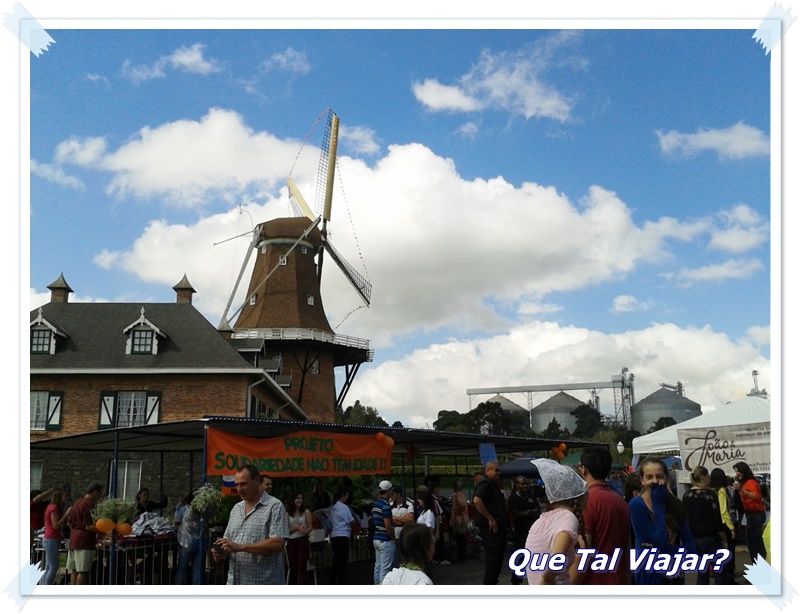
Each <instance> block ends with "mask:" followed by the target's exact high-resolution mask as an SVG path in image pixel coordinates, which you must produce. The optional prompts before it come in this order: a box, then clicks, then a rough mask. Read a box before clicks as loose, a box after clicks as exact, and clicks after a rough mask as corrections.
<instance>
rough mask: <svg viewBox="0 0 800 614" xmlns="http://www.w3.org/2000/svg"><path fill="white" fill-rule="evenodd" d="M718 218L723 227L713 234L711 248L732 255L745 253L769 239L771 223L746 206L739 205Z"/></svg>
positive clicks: (722, 213) (723, 212) (710, 242)
mask: <svg viewBox="0 0 800 614" xmlns="http://www.w3.org/2000/svg"><path fill="white" fill-rule="evenodd" d="M718 217H719V218H720V219H721V220H722V227H721V228H716V229H715V230H714V231H713V232H712V234H711V240H710V241H709V247H711V248H712V249H718V250H721V251H726V252H731V253H743V252H747V251H750V250H752V249H755V248H756V247H758V246H760V245H762V244H763V243H765V242H766V241H767V240H768V239H769V223H768V222H767V221H765V220H764V219H762V218H761V216H760V215H759V214H758V212H757V211H755V210H753V209H752V208H750V207H749V206H747V205H745V204H738V205H736V206H734V207H732V208H731V209H729V210H727V211H722V212H721V213H720V214H719V215H718Z"/></svg>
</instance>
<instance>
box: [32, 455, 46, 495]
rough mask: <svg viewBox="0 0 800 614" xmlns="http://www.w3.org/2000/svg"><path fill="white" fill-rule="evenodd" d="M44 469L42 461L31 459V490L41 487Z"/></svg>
mask: <svg viewBox="0 0 800 614" xmlns="http://www.w3.org/2000/svg"><path fill="white" fill-rule="evenodd" d="M43 471H44V461H40V460H32V461H31V490H41V489H42V472H43Z"/></svg>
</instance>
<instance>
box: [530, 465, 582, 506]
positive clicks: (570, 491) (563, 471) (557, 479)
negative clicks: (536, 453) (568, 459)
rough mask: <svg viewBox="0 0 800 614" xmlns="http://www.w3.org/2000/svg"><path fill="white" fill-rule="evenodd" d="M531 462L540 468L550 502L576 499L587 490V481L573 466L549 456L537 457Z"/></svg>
mask: <svg viewBox="0 0 800 614" xmlns="http://www.w3.org/2000/svg"><path fill="white" fill-rule="evenodd" d="M531 462H532V463H533V464H534V465H536V468H537V469H538V470H539V475H540V476H541V478H542V481H543V482H544V492H545V494H546V495H547V500H548V501H550V503H557V502H558V501H568V500H570V499H575V498H577V497H580V496H581V495H583V493H585V492H586V482H584V481H583V479H582V478H581V477H580V476H579V475H578V474H577V473H575V471H574V470H573V469H572V468H570V467H566V466H564V465H562V464H560V463H557V462H556V461H554V460H551V459H549V458H536V459H534V460H532V461H531Z"/></svg>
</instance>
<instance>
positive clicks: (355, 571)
mask: <svg viewBox="0 0 800 614" xmlns="http://www.w3.org/2000/svg"><path fill="white" fill-rule="evenodd" d="M509 553H510V552H509ZM749 560H750V559H749V556H748V554H747V549H746V548H745V547H744V546H742V545H739V546H737V547H736V571H737V575H736V582H737V584H747V581H746V580H745V579H744V578H743V577H742V575H741V574H742V571H743V569H744V564H745V562H749ZM372 569H373V561H359V562H352V563H350V565H349V566H348V573H347V578H348V583H349V584H372ZM328 577H329V570H327V569H326V570H320V574H319V583H320V584H327V583H328ZM431 579H432V580H433V582H434V584H455V585H469V584H476V585H477V584H481V583H482V582H483V561H481V560H480V559H478V558H470V559H467V560H466V561H464V562H463V563H457V564H451V565H436V564H435V565H434V566H433V577H432V578H431ZM498 584H506V585H508V584H511V571H510V570H506V571H505V572H504V573H501V574H500V581H499V582H498ZM686 584H688V585H692V584H695V575H694V574H687V578H686Z"/></svg>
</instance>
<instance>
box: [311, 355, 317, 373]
mask: <svg viewBox="0 0 800 614" xmlns="http://www.w3.org/2000/svg"><path fill="white" fill-rule="evenodd" d="M311 375H319V358H315V359H314V360H313V362H312V363H311Z"/></svg>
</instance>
